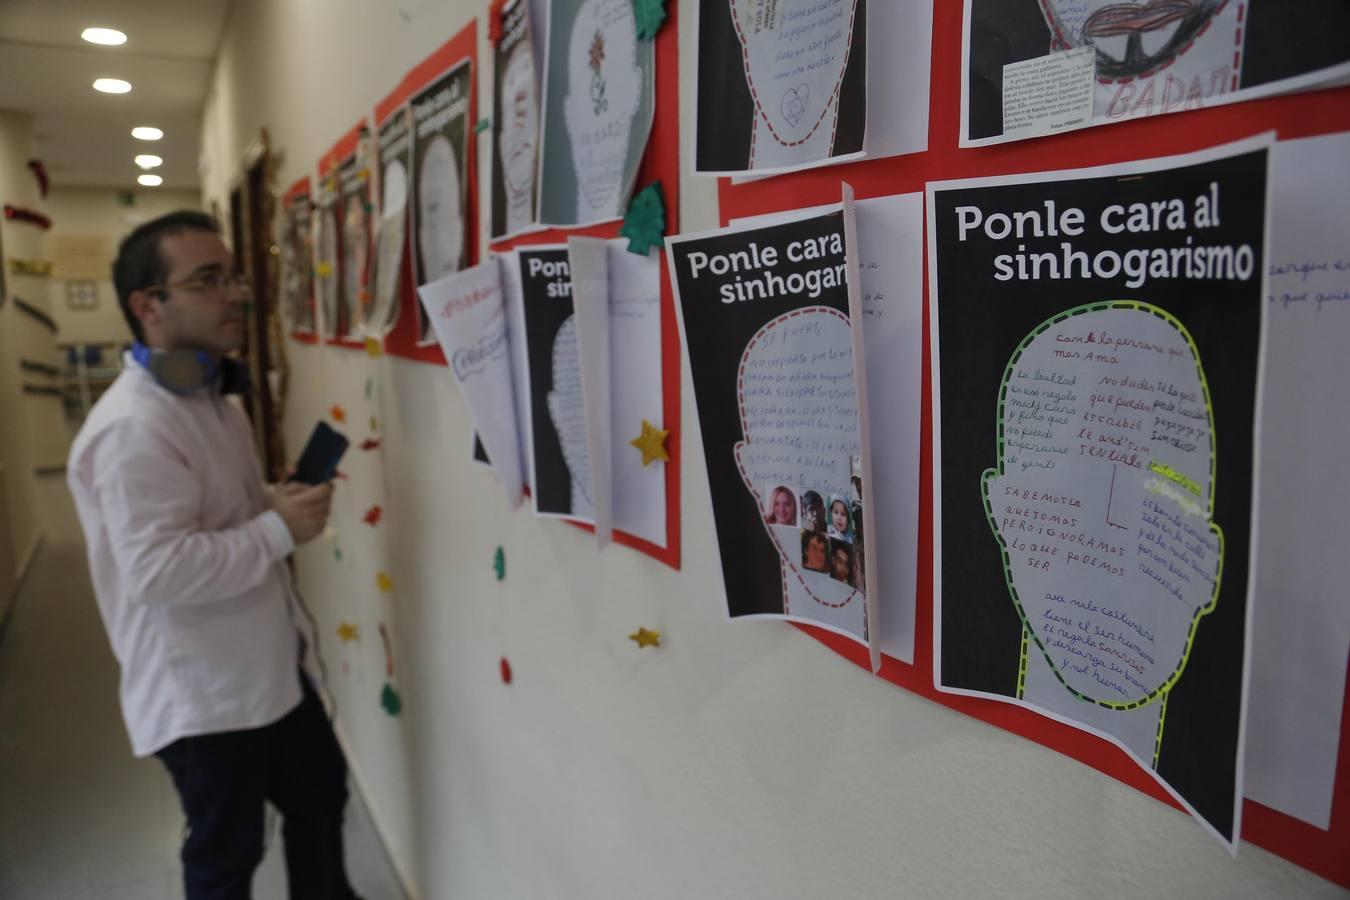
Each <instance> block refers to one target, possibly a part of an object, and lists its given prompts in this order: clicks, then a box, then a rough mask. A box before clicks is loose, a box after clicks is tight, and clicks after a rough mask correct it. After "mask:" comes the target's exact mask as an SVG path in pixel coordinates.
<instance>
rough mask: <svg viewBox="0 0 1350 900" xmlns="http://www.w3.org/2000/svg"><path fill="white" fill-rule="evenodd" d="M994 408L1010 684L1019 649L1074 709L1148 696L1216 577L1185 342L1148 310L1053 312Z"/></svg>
mask: <svg viewBox="0 0 1350 900" xmlns="http://www.w3.org/2000/svg"><path fill="white" fill-rule="evenodd" d="M997 414H998V420H997V466H996V468H993V469H987V470H985V472H984V475H983V478H982V479H981V487H982V489H983V500H984V505H985V513H986V515H987V516H988V518H989V525H990V527H991V528H992V529H993V532H994V536H995V538H996V539H997V540H998V543H999V547H1000V551H1001V554H1002V559H1003V568H1004V574H1005V577H1006V580H1007V585H1008V593H1009V595H1010V597H1011V599H1012V601H1013V603H1014V604H1015V606H1016V607H1017V611H1018V615H1019V616H1021V618H1022V622H1023V625H1024V626H1025V628H1024V654H1023V663H1022V667H1021V668H1022V672H1023V675H1025V671H1026V654H1030V653H1040V654H1042V655H1043V656H1044V657H1045V659H1046V661H1047V662H1048V663H1049V665H1050V667H1051V669H1052V670H1053V671H1054V673H1055V675H1056V677H1057V678H1058V679H1059V681H1060V682H1061V683H1062V684H1063V685H1064V687H1065V688H1066V689H1068V690H1069V691H1070V692H1071V693H1072V694H1074V695H1075V696H1077V697H1079V698H1080V699H1083V700H1086V701H1089V702H1092V703H1096V704H1098V705H1100V706H1105V707H1109V708H1113V709H1134V708H1137V707H1140V706H1144V705H1145V704H1148V703H1151V702H1153V701H1155V700H1157V699H1159V698H1160V697H1162V696H1163V695H1164V694H1165V693H1166V692H1167V691H1168V690H1169V689H1170V688H1171V687H1172V685H1173V684H1175V683H1176V680H1177V679H1178V678H1179V677H1180V676H1181V673H1182V671H1183V669H1184V668H1185V665H1186V659H1187V657H1188V655H1189V653H1190V647H1191V643H1192V641H1193V640H1194V637H1195V629H1196V627H1197V626H1198V625H1199V623H1200V620H1201V617H1202V616H1204V615H1205V614H1206V613H1208V612H1210V611H1211V610H1213V609H1214V604H1215V602H1216V600H1217V598H1218V593H1219V582H1220V577H1221V574H1222V571H1223V532H1222V530H1221V529H1220V528H1219V527H1218V526H1217V525H1216V524H1214V521H1213V513H1214V485H1215V480H1214V473H1215V458H1216V454H1215V448H1216V444H1215V435H1214V413H1213V407H1212V405H1211V403H1210V396H1209V385H1208V383H1207V382H1206V380H1205V373H1204V369H1203V367H1202V364H1201V360H1200V355H1199V351H1198V350H1197V349H1196V347H1195V342H1194V341H1193V340H1192V339H1191V336H1190V334H1189V333H1188V332H1187V331H1186V328H1185V326H1183V325H1182V323H1181V322H1180V321H1178V320H1177V319H1176V318H1174V317H1173V316H1171V315H1170V314H1169V313H1167V312H1166V311H1164V310H1162V309H1160V308H1158V307H1156V306H1153V305H1151V304H1147V303H1140V302H1134V301H1112V302H1104V303H1093V304H1088V305H1085V306H1079V307H1075V308H1073V309H1069V310H1066V311H1065V312H1063V313H1061V314H1059V315H1056V316H1054V317H1052V318H1051V319H1048V320H1047V321H1045V322H1043V323H1041V324H1040V325H1039V326H1037V327H1036V328H1035V329H1033V330H1032V332H1031V333H1030V334H1028V335H1027V336H1026V338H1025V339H1024V340H1023V341H1022V343H1021V344H1020V345H1019V346H1018V348H1017V350H1016V351H1015V352H1014V353H1013V355H1012V358H1011V359H1010V360H1009V361H1008V366H1007V368H1006V369H1005V370H1004V374H1003V381H1002V383H1001V385H1000V387H999V394H998V403H997ZM1026 638H1030V640H1027V639H1026ZM1021 691H1022V685H1021V683H1020V681H1019V685H1018V694H1019V696H1020V695H1021Z"/></svg>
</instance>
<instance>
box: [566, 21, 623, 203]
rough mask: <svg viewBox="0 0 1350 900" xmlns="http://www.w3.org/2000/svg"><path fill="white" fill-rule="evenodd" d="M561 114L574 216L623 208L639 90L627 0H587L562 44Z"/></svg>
mask: <svg viewBox="0 0 1350 900" xmlns="http://www.w3.org/2000/svg"><path fill="white" fill-rule="evenodd" d="M567 74H568V78H567V95H566V97H564V99H563V119H564V121H565V123H566V126H567V134H568V137H569V138H570V140H571V144H572V165H573V167H574V169H575V170H576V176H577V183H578V187H579V190H578V194H577V218H578V221H594V220H595V219H597V218H606V217H608V216H613V215H618V214H619V213H620V212H621V211H622V209H621V207H622V204H623V199H624V198H623V194H624V192H625V191H626V189H627V187H628V185H626V184H625V183H624V176H625V174H626V172H625V170H626V168H627V165H626V164H627V161H628V143H629V136H630V134H631V132H632V130H633V118H634V117H635V116H636V115H637V110H638V104H639V100H640V98H641V90H642V83H643V78H642V70H641V69H640V68H639V67H638V63H637V25H636V23H635V22H634V20H633V4H632V2H631V0H586V2H585V3H583V4H582V6H581V9H580V10H579V11H578V12H577V18H576V22H575V23H574V24H573V27H572V35H571V39H570V41H569V42H568V49H567Z"/></svg>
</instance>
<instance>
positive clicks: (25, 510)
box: [0, 111, 65, 614]
mask: <svg viewBox="0 0 1350 900" xmlns="http://www.w3.org/2000/svg"><path fill="white" fill-rule="evenodd" d="M32 155H33V121H32V117H31V116H29V115H27V114H24V113H14V112H4V111H0V201H3V202H5V203H9V204H12V205H14V206H17V207H23V208H27V209H33V210H37V211H39V212H41V211H43V209H44V204H43V202H42V198H41V196H40V195H39V193H38V187H37V182H36V180H35V179H34V178H33V174H32V172H30V171H29V170H28V165H27V164H28V160H29V159H31V158H32ZM0 245H2V246H3V248H4V252H3V254H0V266H3V267H4V270H5V280H6V282H7V291H6V295H5V296H0V301H3V302H0V470H3V472H0V478H3V480H4V485H3V486H0V502H3V503H4V504H5V508H3V509H0V517H7V518H8V520H9V521H8V525H0V539H3V535H4V533H5V532H6V531H8V532H9V535H10V542H11V544H12V546H11V547H8V548H0V567H3V568H5V569H8V570H10V571H9V572H8V573H7V572H4V571H0V614H3V612H4V610H5V608H6V606H7V605H8V603H9V600H10V597H11V589H12V587H13V580H14V577H15V575H16V574H17V573H19V572H22V571H23V569H24V568H25V567H26V566H27V564H28V561H29V560H30V559H31V558H32V554H33V552H34V551H35V550H36V549H37V544H38V541H39V539H40V537H41V527H40V521H39V515H38V509H37V497H36V494H35V492H34V483H33V469H34V467H35V466H40V465H50V464H54V463H61V462H64V460H65V452H64V449H62V448H63V435H64V428H63V425H62V421H61V403H60V401H59V400H58V399H55V398H52V397H48V396H44V395H35V394H25V393H23V392H22V385H23V384H24V383H25V382H32V383H34V384H52V385H55V384H58V383H59V382H57V381H55V380H54V379H51V378H47V377H44V376H41V375H34V374H30V373H26V372H23V371H21V370H20V368H19V361H20V360H22V359H28V360H32V361H34V362H40V363H44V364H47V365H54V364H55V363H56V361H57V358H56V349H55V344H54V341H53V335H52V333H51V331H50V330H48V329H47V328H46V327H44V326H43V325H41V324H39V323H38V322H36V321H35V320H34V319H32V318H31V317H29V316H27V315H25V314H23V313H22V312H20V311H19V310H18V308H17V306H16V304H15V302H14V298H15V297H22V298H23V299H24V301H26V302H27V303H29V304H30V305H31V306H34V307H36V308H38V309H40V310H43V311H44V312H45V311H47V310H48V304H47V284H46V279H44V278H38V277H34V276H32V275H16V274H14V273H12V272H11V271H10V270H9V268H10V267H9V260H11V259H16V258H17V259H41V258H42V250H41V248H42V231H41V230H40V229H39V228H38V227H36V226H35V225H32V224H29V223H27V222H21V221H18V220H14V221H3V222H0ZM6 559H8V560H9V561H10V562H9V565H4V561H5V560H6Z"/></svg>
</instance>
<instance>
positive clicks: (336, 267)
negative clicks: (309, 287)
mask: <svg viewBox="0 0 1350 900" xmlns="http://www.w3.org/2000/svg"><path fill="white" fill-rule="evenodd" d="M330 181H331V179H325V182H326V183H325V184H324V185H323V186H321V187H320V188H319V205H318V207H317V208H316V209H315V210H314V283H315V289H316V293H317V295H318V303H317V308H318V309H317V311H318V314H319V315H318V317H319V334H320V336H321V337H323V338H325V339H330V338H336V337H338V336H339V335H342V334H345V333H346V324H347V320H346V317H345V315H344V314H343V310H342V302H341V293H342V256H341V241H340V239H339V237H340V235H339V230H338V229H339V225H338V222H339V220H338V203H337V192H336V191H334V190H333V189H332V188H331V187H330V186H329V184H328V183H327V182H330Z"/></svg>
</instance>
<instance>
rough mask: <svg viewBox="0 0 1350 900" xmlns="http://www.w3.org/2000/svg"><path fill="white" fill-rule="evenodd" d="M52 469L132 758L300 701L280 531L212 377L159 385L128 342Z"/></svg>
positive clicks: (238, 413)
mask: <svg viewBox="0 0 1350 900" xmlns="http://www.w3.org/2000/svg"><path fill="white" fill-rule="evenodd" d="M67 481H68V482H69V485H70V489H71V493H72V494H74V497H75V506H76V509H77V511H78V512H79V516H80V523H81V525H82V526H83V528H84V534H85V540H86V543H87V545H88V553H89V570H90V575H91V576H92V578H93V583H94V593H95V596H96V597H97V598H98V605H99V612H100V614H101V615H102V617H103V622H104V625H105V626H106V628H107V631H108V637H109V640H110V641H111V643H112V649H113V653H114V654H115V655H116V656H117V661H118V662H119V663H120V665H121V669H122V677H121V686H120V694H121V700H122V715H123V717H124V718H125V720H126V725H127V731H128V732H129V733H130V736H131V745H132V750H133V752H134V753H135V754H136V755H137V756H148V755H149V754H152V753H154V752H155V751H156V750H159V749H160V748H161V747H164V746H166V745H168V744H170V743H172V742H173V741H175V740H177V739H178V738H180V737H184V736H187V735H193V734H206V733H210V732H217V731H231V730H236V729H242V728H256V727H260V726H262V725H267V724H269V723H271V722H274V721H276V720H277V719H280V718H281V717H282V716H284V715H285V714H286V713H287V712H289V711H290V710H291V709H293V708H294V707H295V706H296V705H297V704H298V703H299V702H300V685H299V681H298V678H297V664H298V662H299V645H298V632H297V628H298V627H299V626H298V619H297V617H296V616H295V610H296V599H295V596H294V594H293V592H292V590H291V583H290V572H289V570H288V568H287V566H286V563H285V558H286V557H287V556H288V555H289V554H290V553H291V551H292V550H293V549H294V542H293V541H292V538H291V534H290V531H289V529H288V528H287V527H286V524H285V523H284V522H283V521H282V519H281V516H280V515H278V514H277V513H276V512H274V511H271V510H269V509H268V505H267V497H266V493H265V490H264V487H263V480H262V476H261V473H260V472H259V468H258V463H257V460H256V458H255V456H254V453H253V442H252V436H251V432H250V429H249V424H248V420H247V418H246V417H245V416H244V413H243V412H242V410H240V409H239V408H238V407H237V406H236V405H235V404H234V403H232V402H230V401H228V400H227V399H225V398H222V397H221V396H220V394H219V393H218V392H217V391H216V390H215V389H214V388H203V389H202V390H199V391H197V392H195V393H194V394H192V395H191V396H188V397H180V396H178V395H176V394H173V393H171V392H169V391H168V390H166V389H165V388H163V387H161V386H160V385H159V384H158V383H156V382H155V380H154V378H153V377H152V376H151V375H150V373H149V372H147V371H146V370H145V369H144V368H142V367H141V366H140V365H139V364H137V363H135V362H134V361H133V360H132V359H131V357H130V355H129V354H128V355H127V357H126V365H125V367H124V368H123V370H122V373H121V374H120V375H118V377H117V379H116V380H115V381H114V382H113V384H112V386H111V387H109V389H108V391H107V392H106V393H105V394H104V395H103V397H102V398H101V399H100V400H99V401H98V403H97V404H95V406H94V408H93V409H92V410H91V411H90V413H89V417H88V419H87V420H86V421H85V424H84V426H83V427H82V428H81V429H80V433H79V435H78V436H77V437H76V438H75V443H74V446H73V447H72V448H71V452H70V460H69V463H68V466H67Z"/></svg>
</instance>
